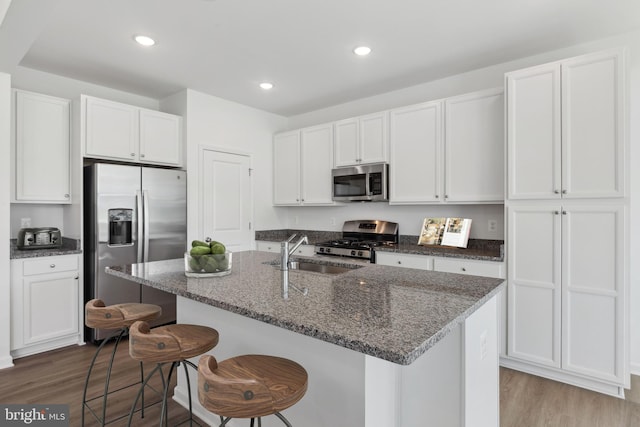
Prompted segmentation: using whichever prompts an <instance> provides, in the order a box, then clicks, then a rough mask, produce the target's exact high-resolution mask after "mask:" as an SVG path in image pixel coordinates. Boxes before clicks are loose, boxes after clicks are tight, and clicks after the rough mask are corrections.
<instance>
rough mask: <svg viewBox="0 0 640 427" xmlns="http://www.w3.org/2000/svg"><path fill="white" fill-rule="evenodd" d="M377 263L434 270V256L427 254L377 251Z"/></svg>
mask: <svg viewBox="0 0 640 427" xmlns="http://www.w3.org/2000/svg"><path fill="white" fill-rule="evenodd" d="M376 264H380V265H390V266H394V267H405V268H417V269H420V270H433V258H431V257H428V256H425V255H412V254H396V253H392V252H376Z"/></svg>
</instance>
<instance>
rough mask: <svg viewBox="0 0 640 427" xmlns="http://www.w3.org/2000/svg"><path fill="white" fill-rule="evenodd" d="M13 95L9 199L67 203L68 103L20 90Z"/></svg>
mask: <svg viewBox="0 0 640 427" xmlns="http://www.w3.org/2000/svg"><path fill="white" fill-rule="evenodd" d="M14 94H15V144H14V150H15V157H14V159H15V168H14V174H12V180H13V182H14V185H13V186H12V193H13V194H14V197H13V201H16V202H19V203H61V204H66V203H71V168H70V167H69V164H70V155H71V151H70V136H69V135H70V105H71V102H70V101H69V100H68V99H62V98H55V97H52V96H48V95H42V94H38V93H32V92H26V91H23V90H14ZM12 164H13V162H12Z"/></svg>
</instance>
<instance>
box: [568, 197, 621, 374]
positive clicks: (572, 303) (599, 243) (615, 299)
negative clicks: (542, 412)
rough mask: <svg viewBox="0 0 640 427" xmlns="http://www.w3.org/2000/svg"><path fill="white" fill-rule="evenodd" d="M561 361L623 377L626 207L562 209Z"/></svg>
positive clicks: (583, 370) (571, 366)
mask: <svg viewBox="0 0 640 427" xmlns="http://www.w3.org/2000/svg"><path fill="white" fill-rule="evenodd" d="M562 236H563V239H562V241H563V244H562V263H563V266H562V325H563V328H562V335H563V340H562V345H563V347H562V365H563V368H564V369H566V370H568V371H572V372H576V373H579V374H583V375H588V376H591V377H596V378H600V379H602V380H606V381H612V382H614V383H617V384H621V383H623V379H624V378H626V377H627V375H626V374H625V367H624V355H625V352H626V350H625V345H624V342H625V338H624V319H625V316H624V310H625V308H624V291H623V290H624V277H623V275H624V257H623V256H622V254H623V253H624V238H625V236H624V208H623V206H622V205H612V206H579V207H568V208H564V209H563V211H562Z"/></svg>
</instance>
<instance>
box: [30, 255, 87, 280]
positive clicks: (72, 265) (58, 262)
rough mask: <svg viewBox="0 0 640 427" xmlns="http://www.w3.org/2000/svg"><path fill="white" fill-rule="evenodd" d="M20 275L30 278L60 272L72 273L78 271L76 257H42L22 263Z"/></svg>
mask: <svg viewBox="0 0 640 427" xmlns="http://www.w3.org/2000/svg"><path fill="white" fill-rule="evenodd" d="M22 265H23V267H22V268H23V270H22V274H23V275H24V276H31V275H34V274H48V273H59V272H61V271H73V270H77V269H78V257H77V256H76V255H69V256H55V257H42V258H37V259H32V260H25V261H23V264H22Z"/></svg>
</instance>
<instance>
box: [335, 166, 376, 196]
mask: <svg viewBox="0 0 640 427" xmlns="http://www.w3.org/2000/svg"><path fill="white" fill-rule="evenodd" d="M331 179H332V183H331V188H332V197H333V200H335V201H340V202H352V201H365V202H386V201H387V200H389V193H388V187H389V165H388V164H386V163H374V164H370V165H359V166H350V167H345V168H337V169H333V170H332V171H331Z"/></svg>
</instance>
